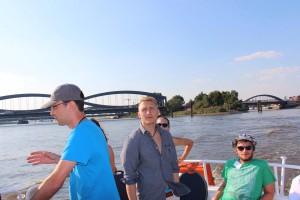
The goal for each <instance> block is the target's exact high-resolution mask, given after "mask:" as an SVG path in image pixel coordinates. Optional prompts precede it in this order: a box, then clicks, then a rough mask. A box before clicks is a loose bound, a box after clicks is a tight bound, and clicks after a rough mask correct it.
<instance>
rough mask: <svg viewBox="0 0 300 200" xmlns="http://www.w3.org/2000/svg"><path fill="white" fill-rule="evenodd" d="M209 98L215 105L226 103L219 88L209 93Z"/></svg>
mask: <svg viewBox="0 0 300 200" xmlns="http://www.w3.org/2000/svg"><path fill="white" fill-rule="evenodd" d="M208 98H209V100H210V102H211V103H212V105H213V106H221V105H223V104H224V100H223V97H222V93H221V92H220V91H218V90H215V91H213V92H211V93H209V95H208Z"/></svg>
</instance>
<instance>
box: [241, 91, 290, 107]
mask: <svg viewBox="0 0 300 200" xmlns="http://www.w3.org/2000/svg"><path fill="white" fill-rule="evenodd" d="M258 104H260V105H270V104H280V105H281V106H282V107H285V106H286V105H287V101H285V100H283V99H281V98H279V97H276V96H274V95H269V94H260V95H255V96H253V97H250V98H248V99H246V100H245V101H243V102H242V105H243V107H245V106H255V105H258Z"/></svg>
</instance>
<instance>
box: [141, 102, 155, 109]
mask: <svg viewBox="0 0 300 200" xmlns="http://www.w3.org/2000/svg"><path fill="white" fill-rule="evenodd" d="M142 108H157V105H156V104H155V103H154V102H152V101H143V102H141V103H140V104H139V109H142Z"/></svg>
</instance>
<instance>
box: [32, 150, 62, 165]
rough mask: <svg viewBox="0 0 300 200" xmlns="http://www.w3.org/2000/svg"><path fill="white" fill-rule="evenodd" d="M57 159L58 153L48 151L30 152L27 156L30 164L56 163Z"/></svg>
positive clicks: (58, 158) (58, 157)
mask: <svg viewBox="0 0 300 200" xmlns="http://www.w3.org/2000/svg"><path fill="white" fill-rule="evenodd" d="M59 160H60V156H59V155H57V154H55V153H52V152H48V151H35V152H31V153H30V156H28V157H27V162H28V163H30V164H32V165H39V164H53V163H58V162H59Z"/></svg>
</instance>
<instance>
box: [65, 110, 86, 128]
mask: <svg viewBox="0 0 300 200" xmlns="http://www.w3.org/2000/svg"><path fill="white" fill-rule="evenodd" d="M84 119H85V115H84V113H83V112H78V113H76V114H74V118H73V119H72V120H71V122H70V123H69V124H68V126H69V128H70V129H74V128H75V127H76V126H77V125H78V124H79V123H80V122H81V121H83V120H84Z"/></svg>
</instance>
